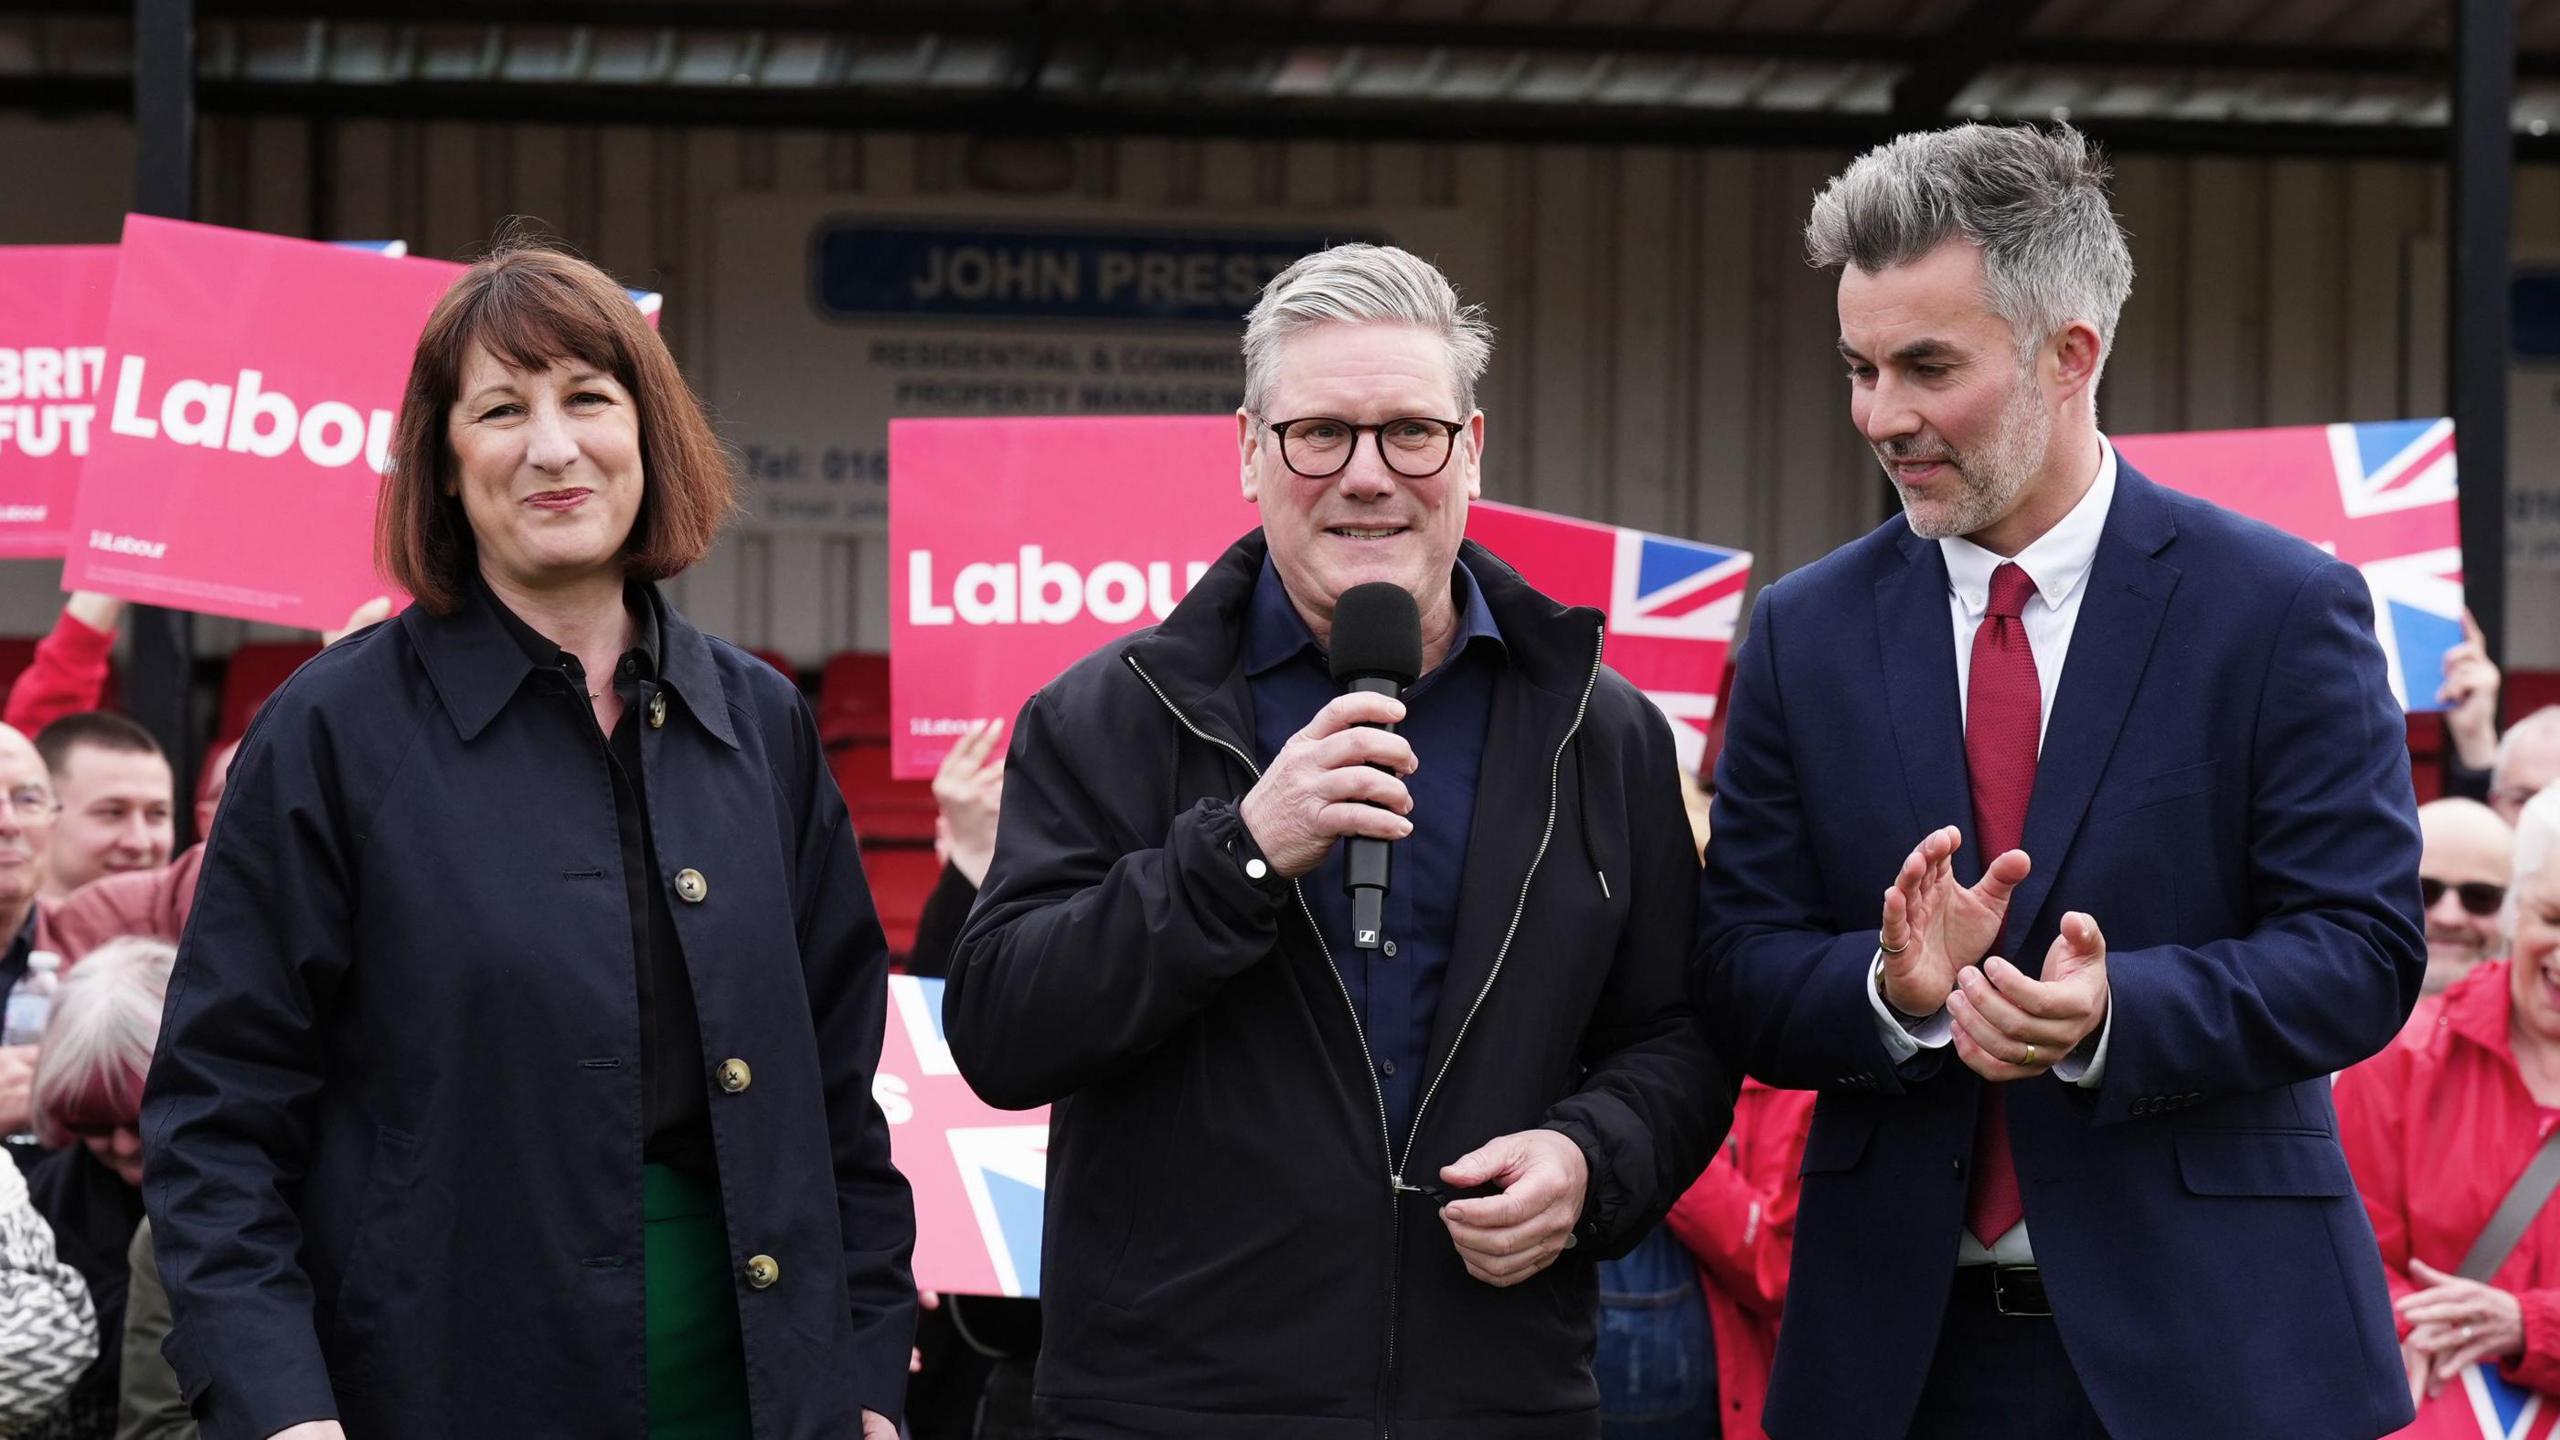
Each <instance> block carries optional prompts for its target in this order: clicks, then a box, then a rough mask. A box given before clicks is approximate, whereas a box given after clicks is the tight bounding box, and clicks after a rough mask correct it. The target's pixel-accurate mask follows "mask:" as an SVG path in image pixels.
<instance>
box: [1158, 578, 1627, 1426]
mask: <svg viewBox="0 0 2560 1440" xmlns="http://www.w3.org/2000/svg"><path fill="white" fill-rule="evenodd" d="M1607 640H1608V628H1607V627H1606V626H1602V627H1600V628H1599V629H1598V630H1597V631H1595V632H1594V640H1593V644H1592V647H1591V673H1590V674H1589V675H1588V676H1586V677H1584V679H1583V682H1582V700H1581V703H1580V704H1578V705H1576V706H1575V707H1574V712H1573V724H1571V725H1570V726H1568V727H1566V729H1565V732H1564V739H1563V740H1561V741H1559V742H1557V744H1556V753H1555V756H1554V758H1553V759H1551V760H1550V761H1549V762H1548V764H1547V826H1546V829H1545V831H1544V832H1543V833H1541V834H1540V835H1539V837H1538V849H1537V852H1536V853H1535V854H1533V855H1532V856H1530V857H1529V873H1528V874H1527V875H1524V876H1522V877H1521V880H1520V897H1519V899H1518V900H1517V901H1515V902H1514V903H1513V904H1512V907H1511V923H1510V925H1509V926H1507V927H1505V928H1504V930H1503V932H1502V944H1501V946H1500V948H1498V949H1496V950H1495V951H1494V953H1493V968H1492V969H1491V970H1489V971H1487V972H1486V973H1485V977H1484V984H1483V985H1482V986H1481V987H1479V988H1478V989H1477V990H1476V998H1475V1001H1474V1003H1472V1004H1470V1005H1469V1006H1468V1007H1467V1017H1466V1019H1464V1020H1462V1021H1460V1022H1459V1023H1458V1033H1457V1035H1456V1037H1455V1038H1454V1039H1452V1040H1451V1041H1450V1042H1449V1053H1448V1054H1447V1055H1445V1056H1443V1057H1441V1060H1440V1069H1439V1072H1438V1073H1437V1074H1435V1075H1433V1076H1432V1077H1431V1084H1430V1085H1429V1086H1427V1087H1425V1088H1424V1090H1423V1092H1422V1099H1421V1101H1420V1102H1419V1103H1417V1104H1416V1105H1415V1106H1414V1108H1413V1124H1412V1126H1411V1127H1410V1128H1409V1129H1408V1130H1407V1131H1406V1132H1405V1141H1404V1155H1403V1157H1402V1158H1401V1159H1399V1158H1398V1157H1397V1155H1396V1153H1395V1131H1394V1130H1393V1129H1392V1128H1391V1127H1390V1126H1389V1125H1388V1124H1387V1094H1386V1090H1385V1088H1384V1087H1383V1086H1381V1085H1379V1083H1378V1060H1377V1056H1376V1055H1374V1054H1373V1053H1371V1051H1370V1049H1369V1032H1368V1029H1367V1027H1366V1026H1363V1025H1362V1024H1361V1023H1360V1007H1358V1006H1357V1005H1354V1004H1352V1003H1351V987H1350V985H1349V984H1347V983H1345V982H1344V980H1343V978H1342V967H1340V966H1339V965H1337V964H1335V963H1334V959H1333V947H1332V946H1331V945H1328V944H1326V943H1325V938H1324V930H1323V928H1322V927H1321V926H1319V925H1317V924H1316V912H1315V909H1314V907H1313V906H1311V905H1309V904H1308V903H1307V892H1306V887H1305V886H1304V885H1302V884H1300V883H1299V882H1298V881H1296V880H1291V881H1290V882H1289V890H1290V893H1291V894H1293V895H1295V896H1296V897H1297V901H1298V913H1299V914H1300V915H1302V916H1304V917H1305V918H1306V922H1307V931H1308V933H1309V934H1312V935H1314V936H1315V937H1316V948H1317V949H1318V950H1319V951H1321V952H1323V954H1324V965H1325V969H1326V970H1328V971H1330V972H1331V973H1332V975H1333V984H1334V988H1335V990H1337V991H1338V992H1340V994H1341V996H1342V1008H1343V1011H1344V1013H1346V1014H1348V1015H1349V1016H1350V1017H1351V1033H1352V1034H1353V1035H1354V1036H1356V1037H1358V1039H1359V1041H1360V1058H1361V1060H1362V1061H1363V1062H1364V1063H1363V1067H1362V1068H1363V1069H1364V1070H1366V1072H1367V1073H1368V1077H1369V1096H1370V1098H1371V1099H1372V1100H1374V1101H1376V1102H1377V1106H1378V1140H1379V1149H1380V1152H1381V1153H1382V1154H1383V1156H1384V1157H1385V1159H1386V1162H1387V1221H1388V1225H1389V1227H1390V1228H1389V1230H1388V1261H1387V1338H1386V1355H1385V1364H1384V1366H1383V1388H1384V1390H1385V1394H1384V1395H1383V1396H1382V1397H1381V1402H1380V1405H1379V1407H1378V1436H1379V1440H1394V1436H1395V1423H1396V1422H1395V1402H1396V1394H1397V1375H1396V1332H1397V1327H1398V1325H1399V1323H1400V1322H1399V1320H1398V1318H1397V1300H1398V1296H1399V1294H1400V1293H1401V1291H1402V1290H1403V1287H1404V1197H1405V1196H1407V1195H1418V1194H1422V1193H1424V1191H1423V1189H1422V1187H1421V1186H1419V1185H1409V1184H1407V1183H1405V1178H1404V1171H1405V1167H1406V1166H1407V1165H1410V1164H1412V1163H1413V1143H1414V1140H1415V1138H1416V1137H1418V1136H1419V1135H1420V1134H1421V1133H1422V1116H1423V1113H1424V1112H1425V1111H1427V1110H1429V1109H1430V1108H1431V1100H1432V1097H1433V1096H1435V1095H1438V1094H1439V1093H1440V1082H1441V1081H1442V1080H1444V1079H1446V1078H1448V1074H1449V1067H1450V1065H1451V1064H1453V1063H1454V1062H1455V1061H1456V1060H1457V1058H1458V1048H1459V1047H1460V1046H1461V1045H1464V1044H1465V1043H1466V1039H1467V1031H1468V1030H1469V1029H1471V1028H1472V1027H1473V1026H1474V1025H1475V1022H1476V1012H1478V1011H1480V1010H1482V1009H1483V1008H1484V1002H1485V998H1486V997H1487V996H1489V995H1491V994H1492V993H1493V982H1494V981H1496V980H1498V979H1500V978H1502V966H1503V963H1504V962H1505V961H1506V960H1508V959H1509V958H1510V956H1511V941H1512V939H1513V937H1514V936H1516V935H1518V934H1519V933H1520V920H1521V917H1522V916H1524V915H1526V914H1527V913H1528V909H1529V887H1530V886H1531V885H1532V884H1533V883H1535V882H1536V880H1537V878H1538V867H1539V865H1540V864H1542V863H1543V862H1544V861H1545V860H1546V858H1547V847H1548V846H1549V845H1551V844H1553V843H1554V841H1555V833H1556V804H1557V797H1558V795H1559V794H1560V793H1561V787H1562V782H1563V777H1564V752H1565V749H1566V747H1567V746H1570V745H1571V744H1572V743H1573V737H1574V736H1576V735H1578V734H1580V733H1581V732H1582V721H1583V717H1584V716H1586V715H1588V714H1589V713H1590V711H1591V692H1592V691H1593V690H1594V689H1595V688H1597V687H1598V685H1599V683H1600V656H1601V652H1602V649H1603V647H1604V646H1605V645H1606V643H1607ZM1123 658H1124V659H1125V660H1127V662H1128V665H1129V669H1130V670H1131V671H1132V672H1134V673H1135V674H1136V675H1137V677H1138V678H1139V679H1140V680H1141V681H1143V682H1145V684H1146V687H1147V688H1148V689H1149V690H1151V691H1153V692H1155V697H1156V699H1157V701H1158V702H1160V703H1161V704H1162V705H1163V706H1164V708H1165V709H1166V710H1167V711H1169V712H1170V713H1171V714H1172V715H1173V718H1174V719H1175V720H1176V721H1177V722H1179V723H1180V724H1181V726H1182V728H1183V729H1185V730H1188V731H1190V732H1191V733H1192V734H1193V735H1195V736H1197V737H1199V738H1200V739H1202V740H1205V741H1207V742H1209V743H1210V744H1212V745H1215V746H1217V747H1218V748H1219V749H1221V750H1224V751H1226V752H1227V753H1228V754H1230V755H1233V756H1234V757H1236V763H1237V764H1239V765H1242V766H1243V767H1244V768H1245V773H1246V774H1248V775H1251V776H1252V777H1253V778H1254V783H1256V784H1260V783H1261V781H1262V767H1260V766H1258V765H1256V764H1254V763H1253V759H1252V757H1251V756H1249V755H1247V754H1245V753H1244V751H1242V750H1241V749H1238V748H1237V747H1236V746H1235V745H1233V744H1230V743H1229V742H1227V741H1225V740H1223V739H1220V738H1219V737H1218V736H1215V735H1212V734H1210V733H1209V732H1208V731H1206V730H1203V729H1201V728H1200V727H1199V726H1198V725H1196V724H1193V723H1192V720H1191V717H1190V716H1188V715H1185V714H1184V713H1182V707H1181V706H1179V705H1176V704H1174V703H1173V697H1171V696H1169V695H1167V694H1165V693H1164V687H1163V686H1161V685H1158V684H1157V683H1156V682H1155V677H1154V676H1152V675H1149V674H1148V673H1147V671H1146V667H1144V666H1142V665H1140V664H1139V663H1138V660H1137V657H1136V656H1134V655H1132V656H1124V657H1123ZM1604 883H1605V882H1604Z"/></svg>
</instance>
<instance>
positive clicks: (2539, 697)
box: [2498, 670, 2560, 725]
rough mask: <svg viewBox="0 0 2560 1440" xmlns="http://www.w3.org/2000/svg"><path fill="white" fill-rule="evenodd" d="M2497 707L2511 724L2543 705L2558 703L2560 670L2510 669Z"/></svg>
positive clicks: (2559, 696) (2559, 698)
mask: <svg viewBox="0 0 2560 1440" xmlns="http://www.w3.org/2000/svg"><path fill="white" fill-rule="evenodd" d="M2498 704H2499V707H2500V708H2501V709H2503V710H2505V711H2506V712H2507V720H2506V723H2508V724H2510V725H2513V724H2514V723H2516V722H2517V721H2519V720H2521V719H2523V718H2524V717H2526V716H2527V715H2530V714H2532V713H2533V712H2534V711H2536V710H2539V709H2541V708H2542V707H2543V706H2545V705H2560V670H2510V671H2508V672H2507V678H2506V687H2505V690H2504V691H2503V692H2502V693H2501V694H2500V695H2499V696H2498Z"/></svg>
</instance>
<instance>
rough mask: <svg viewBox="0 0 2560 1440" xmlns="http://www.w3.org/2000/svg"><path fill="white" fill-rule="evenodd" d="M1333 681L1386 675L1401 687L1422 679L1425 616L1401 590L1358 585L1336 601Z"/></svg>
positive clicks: (1379, 584) (1381, 583)
mask: <svg viewBox="0 0 2560 1440" xmlns="http://www.w3.org/2000/svg"><path fill="white" fill-rule="evenodd" d="M1332 658H1333V678H1334V682H1335V683H1336V684H1343V683H1347V682H1349V681H1351V680H1354V679H1357V678H1359V677H1360V676H1363V675H1379V676H1384V677H1386V678H1388V679H1391V680H1393V681H1395V682H1396V684H1397V685H1398V686H1399V687H1401V686H1406V685H1410V684H1412V683H1413V682H1414V681H1416V680H1418V679H1420V678H1421V677H1422V611H1421V609H1420V608H1419V607H1417V606H1416V605H1415V604H1414V603H1413V595H1412V593H1411V592H1410V591H1407V590H1406V589H1405V588H1404V587H1403V586H1401V585H1395V584H1391V583H1389V582H1387V581H1384V580H1377V581H1372V582H1370V583H1369V584H1366V585H1354V586H1352V587H1351V588H1350V589H1348V590H1345V591H1343V592H1342V598H1341V599H1339V600H1336V601H1334V602H1333V656H1332Z"/></svg>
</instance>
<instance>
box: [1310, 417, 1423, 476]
mask: <svg viewBox="0 0 2560 1440" xmlns="http://www.w3.org/2000/svg"><path fill="white" fill-rule="evenodd" d="M1262 423H1263V424H1265V425H1268V426H1270V427H1271V433H1272V434H1274V435H1277V436H1279V437H1280V463H1281V464H1283V465H1286V466H1288V467H1289V469H1290V471H1291V472H1292V473H1294V474H1298V475H1303V476H1305V477H1306V478H1308V479H1310V480H1330V479H1332V478H1333V477H1334V476H1336V475H1339V474H1341V473H1342V470H1343V467H1344V466H1346V465H1349V464H1350V463H1351V456H1352V453H1353V452H1354V451H1356V450H1358V449H1359V448H1360V437H1361V436H1362V435H1368V436H1371V437H1373V438H1374V440H1375V441H1376V443H1377V447H1378V458H1379V459H1380V460H1383V461H1385V462H1386V466H1387V468H1388V469H1390V470H1392V471H1394V472H1395V473H1397V474H1398V475H1401V476H1403V477H1404V478H1406V479H1407V480H1428V479H1430V478H1431V477H1432V476H1434V475H1437V474H1439V473H1440V472H1441V471H1442V470H1444V469H1446V468H1448V464H1449V456H1450V454H1451V453H1452V452H1453V451H1455V450H1456V449H1457V444H1458V432H1459V431H1461V430H1464V429H1466V428H1467V422H1466V421H1464V420H1435V419H1433V418H1432V417H1430V416H1428V415H1399V416H1397V417H1396V418H1394V419H1392V420H1381V421H1379V422H1378V423H1377V424H1375V425H1355V424H1353V423H1352V422H1351V421H1348V420H1343V419H1338V418H1336V417H1334V416H1331V415H1308V416H1304V417H1302V418H1300V419H1296V420H1271V419H1265V420H1264V421H1263V422H1262Z"/></svg>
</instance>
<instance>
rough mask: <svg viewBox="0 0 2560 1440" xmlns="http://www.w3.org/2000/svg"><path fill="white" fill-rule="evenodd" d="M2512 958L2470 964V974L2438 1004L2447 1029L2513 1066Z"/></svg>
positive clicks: (2513, 1005)
mask: <svg viewBox="0 0 2560 1440" xmlns="http://www.w3.org/2000/svg"><path fill="white" fill-rule="evenodd" d="M2512 966H2513V962H2512V961H2508V960H2483V961H2481V962H2480V963H2479V964H2477V965H2474V966H2472V967H2471V970H2470V973H2468V974H2466V975H2464V976H2463V977H2462V978H2461V979H2459V980H2457V981H2455V982H2453V984H2452V986H2451V987H2450V988H2448V989H2447V990H2446V991H2445V992H2444V996H2443V998H2442V999H2440V1000H2438V1001H2437V1002H2436V1003H2437V1004H2438V1005H2440V1006H2442V1007H2443V1009H2442V1010H2441V1011H2439V1012H2438V1013H2439V1014H2441V1015H2442V1016H2443V1018H2444V1023H2445V1026H2446V1028H2448V1029H2450V1030H2452V1031H2453V1033H2454V1034H2456V1035H2458V1036H2460V1037H2461V1038H2463V1039H2465V1040H2468V1041H2470V1042H2471V1043H2472V1044H2474V1045H2477V1046H2479V1047H2480V1048H2481V1049H2483V1050H2486V1051H2488V1052H2489V1053H2490V1054H2492V1055H2495V1056H2496V1057H2498V1060H2499V1061H2500V1063H2502V1064H2504V1065H2506V1066H2508V1067H2509V1068H2511V1069H2512V1068H2513V1067H2514V1065H2515V1063H2516V1054H2515V1033H2514V1030H2513V1029H2512V1025H2511V1022H2512V1020H2513V1016H2514V1012H2515V993H2514V992H2513V991H2512V990H2510V989H2508V988H2507V987H2508V986H2509V985H2510V984H2511V983H2513V982H2512V978H2511V976H2510V970H2511V968H2512Z"/></svg>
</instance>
